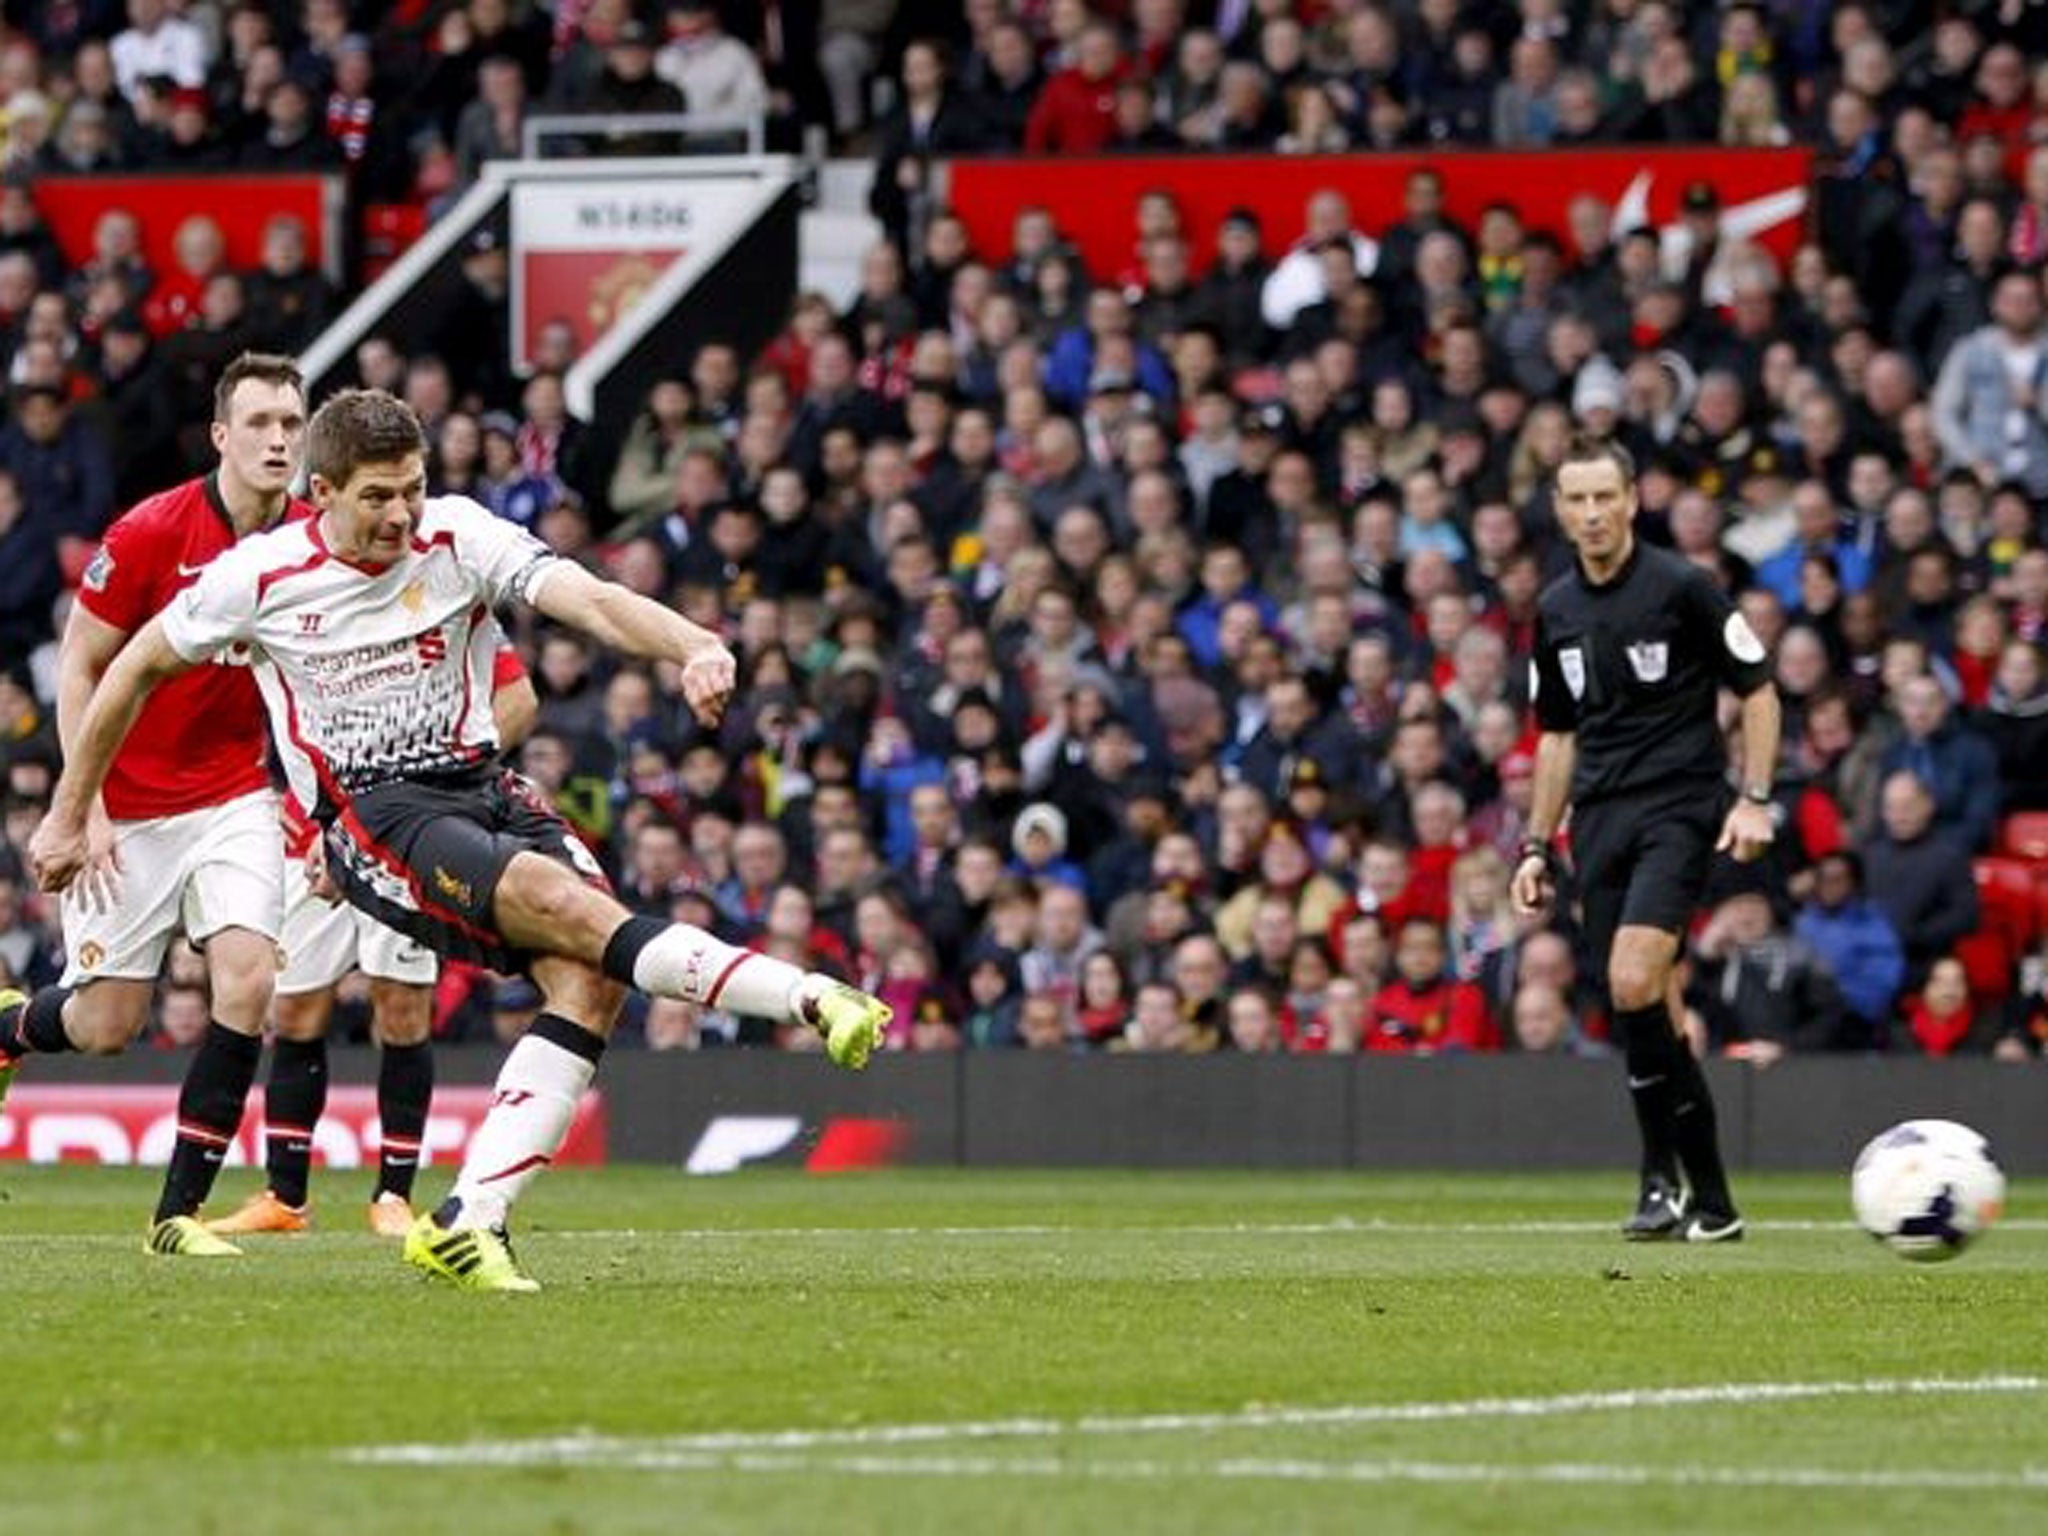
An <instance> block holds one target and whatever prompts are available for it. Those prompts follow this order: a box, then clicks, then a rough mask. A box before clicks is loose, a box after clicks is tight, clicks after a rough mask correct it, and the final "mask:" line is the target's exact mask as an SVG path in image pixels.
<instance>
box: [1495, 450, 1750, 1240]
mask: <svg viewBox="0 0 2048 1536" xmlns="http://www.w3.org/2000/svg"><path fill="white" fill-rule="evenodd" d="M1553 500H1554V504H1555V506H1556V509H1557V518H1558V522H1559V523H1560V525H1562V527H1563V529H1564V533H1565V537H1566V538H1568V539H1569V540H1570V541H1571V543H1572V546H1573V548H1574V549H1576V551H1577V552H1578V558H1577V560H1576V561H1575V562H1574V567H1573V569H1572V570H1571V571H1570V572H1569V573H1568V574H1566V575H1565V576H1562V577H1560V578H1559V579H1558V580H1557V581H1555V582H1553V583H1552V584H1551V585H1550V587H1549V588H1548V589H1546V590H1545V592H1544V593H1543V596H1542V598H1541V600H1540V602H1539V605H1538V617H1537V629H1536V657H1535V677H1534V681H1533V687H1534V690H1535V703H1536V722H1537V726H1538V728H1539V729H1540V731H1541V733H1542V734H1541V739H1540V743H1539V745H1538V747H1537V749H1536V785H1535V802H1534V804H1533V805H1532V807H1531V808H1530V812H1529V839H1528V841H1527V842H1526V843H1525V844H1524V845H1523V848H1522V855H1521V858H1520V860H1519V861H1518V862H1517V864H1516V866H1515V874H1514V881H1513V886H1512V895H1513V898H1514V903H1515V906H1516V908H1517V910H1519V911H1521V912H1523V913H1525V914H1533V913H1535V912H1537V911H1540V910H1541V909H1542V908H1544V907H1546V906H1547V905H1548V904H1549V903H1550V902H1551V900H1552V899H1553V897H1554V895H1555V891H1554V888H1553V876H1554V874H1555V873H1556V870H1557V863H1556V855H1555V853H1554V851H1553V849H1552V842H1553V840H1554V839H1555V837H1556V834H1557V832H1558V828H1559V824H1560V823H1561V822H1562V821H1563V819H1564V812H1565V804H1566V801H1567V799H1569V801H1570V802H1571V805H1572V807H1573V810H1572V825H1571V848H1572V858H1573V863H1574V865H1575V867H1576V871H1577V877H1578V889H1579V894H1580V901H1581V904H1582V907H1583V911H1584V919H1585V927H1586V934H1587V939H1588V942H1589V944H1590V945H1591V947H1592V951H1593V953H1594V954H1595V955H1601V954H1604V955H1606V957H1607V990H1608V996H1609V1000H1610V1002H1611V1003H1612V1005H1613V1017H1614V1024H1615V1027H1616V1032H1617V1034H1618V1035H1619V1037H1620V1041H1621V1045H1622V1049H1623V1052H1624V1053H1625V1057H1626V1060H1627V1064H1628V1085H1629V1093H1630V1095H1631V1097H1632V1098H1633V1099H1634V1102H1635V1112H1636V1122H1637V1125H1638V1127H1639V1129H1640V1130H1641V1132H1642V1138H1643V1183H1642V1193H1641V1199H1640V1200H1639V1202H1638V1204H1637V1207H1636V1211H1635V1214H1634V1215H1633V1216H1631V1217H1630V1218H1629V1220H1628V1222H1627V1224H1626V1225H1625V1226H1624V1227H1623V1228H1622V1231H1623V1234H1624V1235H1625V1236H1627V1237H1629V1238H1631V1239H1634V1240H1654V1239H1660V1238H1684V1239H1685V1240H1687V1241H1690V1242H1727V1241H1731V1240H1735V1239H1739V1238H1740V1237H1741V1236H1742V1218H1741V1217H1740V1216H1739V1215H1738V1214H1737V1212H1736V1209H1735V1202H1734V1199H1733V1197H1732V1196H1731V1195H1730V1194H1729V1192H1728V1177H1727V1174H1726V1173H1725V1172H1724V1171H1723V1169H1722V1166H1721V1149H1720V1138H1719V1133H1718V1131H1717V1129H1716V1126H1715V1119H1714V1100H1713V1096H1712V1094H1711V1092H1710V1091H1709V1089H1708V1087H1707V1080H1706V1075H1705V1074H1704V1073H1703V1072H1701V1071H1700V1065H1699V1063H1698V1062H1697V1061H1696V1060H1694V1059H1693V1054H1692V1052H1691V1050H1690V1049H1689V1048H1688V1047H1687V1046H1686V1044H1685V1042H1684V1040H1683V1039H1682V1038H1681V1037H1680V1035H1679V1033H1678V1030H1677V1027H1676V1025H1675V1023H1674V1021H1673V1018H1672V1005H1673V1001H1674V999H1673V996H1672V994H1673V992H1674V990H1675V989H1674V987H1673V984H1672V969H1673V966H1674V964H1675V962H1676V961H1677V959H1678V953H1679V944H1680V942H1681V940H1682V937H1683V935H1684V932H1685V929H1686V926H1687V924H1688V922H1689V921H1690V919H1691V917H1692V913H1693V909H1694V907H1695V906H1696V905H1697V904H1698V902H1699V898H1700V893H1701V891H1702V889H1703V888H1704V886H1705V885H1706V880H1707V869H1708V865H1709V864H1710V863H1711V861H1712V859H1713V856H1714V854H1715V853H1716V852H1717V851H1724V852H1727V853H1731V854H1733V855H1734V856H1735V857H1736V858H1737V859H1740V860H1744V861H1747V860H1751V859H1755V858H1757V857H1759V856H1760V855H1762V854H1763V852H1764V851H1765V849H1766V848H1767V847H1768V846H1769V844H1770V842H1771V836H1772V822H1771V812H1770V800H1771V769H1772V766H1773V764H1774V763H1775V762H1776V761H1777V756H1778V730H1779V712H1778V693H1777V689H1776V688H1775V687H1773V686H1772V684H1771V668H1770V658H1769V657H1768V656H1767V655H1766V654H1765V651H1764V647H1763V645H1762V643H1761V642H1760V641H1759V640H1758V639H1757V637H1756V634H1755V632H1754V631H1753V630H1751V629H1750V627H1749V625H1748V623H1747V622H1746V621H1745V620H1744V619H1743V617H1742V615H1741V613H1739V612H1738V611H1737V610H1736V608H1735V606H1734V605H1733V604H1732V603H1730V602H1729V600H1728V598H1727V596H1726V594H1724V593H1723V592H1722V591H1721V590H1720V588H1719V587H1717V586H1715V584H1714V582H1713V580H1712V578H1711V577H1709V576H1708V575H1707V574H1706V572H1704V571H1703V570H1701V569H1700V568H1699V567H1697V566H1695V565H1693V564H1692V563H1691V562H1689V561H1687V560H1684V559H1681V558H1680V557H1679V556H1677V555H1674V554H1670V553H1668V552H1666V551H1664V550H1660V549H1652V548H1649V547H1647V546H1645V545H1644V544H1642V543H1640V542H1639V541H1638V540H1637V539H1636V536H1635V528H1634V523H1635V515H1636V487H1635V465H1634V463H1633V462H1632V461H1631V460H1630V458H1629V455H1628V452H1627V450H1625V449H1623V448H1621V447H1619V446H1618V445H1616V444H1613V443H1607V442H1602V441H1599V440H1597V439H1593V438H1588V437H1580V438H1577V439H1575V440H1574V441H1573V443H1572V444H1571V447H1570V449H1569V450H1568V451H1567V452H1566V454H1565V456H1564V460H1563V462H1562V463H1561V464H1560V465H1559V466H1558V470H1557V485H1556V490H1555V493H1554V498H1553ZM1723 687H1727V688H1729V689H1732V690H1733V691H1734V692H1735V693H1736V694H1738V695H1739V696H1740V697H1741V699H1742V775H1741V794H1740V796H1739V797H1738V798H1736V800H1735V802H1734V804H1733V806H1732V807H1731V806H1730V805H1729V803H1728V802H1729V791H1728V773H1727V764H1728V757H1727V751H1726V748H1725V747H1724V745H1723V743H1722V740H1721V733H1720V728H1719V724H1718V721H1717V718H1716V716H1717V711H1716V704H1717V701H1718V699H1719V694H1720V690H1721V689H1722V688H1723Z"/></svg>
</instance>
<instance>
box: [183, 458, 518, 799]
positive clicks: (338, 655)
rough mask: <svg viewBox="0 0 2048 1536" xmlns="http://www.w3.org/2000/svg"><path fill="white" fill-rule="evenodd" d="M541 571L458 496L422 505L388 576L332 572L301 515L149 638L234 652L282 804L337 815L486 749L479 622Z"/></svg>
mask: <svg viewBox="0 0 2048 1536" xmlns="http://www.w3.org/2000/svg"><path fill="white" fill-rule="evenodd" d="M555 564H556V557H555V555H554V554H553V553H552V552H551V551H550V550H549V549H548V547H547V546H546V545H545V544H543V543H541V542H540V540H538V539H536V538H535V537H534V536H533V535H532V534H530V533H528V532H527V531H526V530H525V529H523V528H521V527H519V526H518V525H517V524H515V523H508V522H506V521H505V520H504V519H503V518H500V517H495V516H493V515H492V514H491V513H490V512H489V511H488V510H486V509H485V508H483V507H481V506H479V505H478V504H477V503H476V502H474V501H471V500H470V499H469V498H468V497H466V496H435V497H430V498H429V499H428V500H427V502H426V505H425V508H424V510H423V512H422V514H421V517H420V522H419V527H418V528H417V529H416V530H415V531H414V533H413V538H412V547H411V548H410V549H409V550H407V552H406V553H405V555H404V556H403V557H401V558H400V559H398V560H396V561H394V562H393V563H392V564H390V565H388V566H376V565H368V564H360V563H357V562H354V561H350V560H346V559H343V558H342V557H341V556H339V555H337V554H335V553H333V551H331V550H330V549H328V547H327V545H326V542H325V540H324V539H322V537H321V534H320V520H319V519H318V518H307V519H305V520H303V521H301V522H296V523H289V524H286V525H285V526H283V527H280V528H275V529H272V530H271V531H270V532H268V533H263V534H259V535H256V536H254V537H252V538H246V539H243V540H242V541H241V542H240V543H238V544H236V545H234V546H233V547H232V548H231V549H229V550H227V551H226V552H225V553H223V554H222V555H220V556H219V557H218V558H217V559H215V560H214V561H213V563H212V564H210V565H208V566H207V568H206V572H205V574H204V575H203V576H201V577H200V579H199V580H198V581H196V582H194V583H193V584H192V585H191V586H189V587H187V588H186V589H185V590H184V591H183V592H181V593H179V594H178V596H177V597H176V598H175V599H174V600H173V601H172V602H171V604H170V605H169V606H168V607H166V608H165V609H164V610H163V624H164V634H165V636H166V638H167V639H168V640H169V641H170V644H171V647H172V649H174V650H175V651H177V653H178V654H179V655H180V656H182V657H183V658H184V659H185V660H187V661H193V662H197V661H204V660H206V659H208V658H210V657H212V656H214V655H216V654H217V653H219V652H221V651H224V650H227V649H228V648H229V647H231V646H233V645H235V644H236V643H237V642H240V643H242V644H245V645H247V646H248V647H249V648H250V659H251V660H252V661H253V662H254V663H255V666H256V681H257V685H258V686H259V687H260V688H261V689H262V692H263V702H264V705H265V707H266V708H267V709H268V711H269V714H270V733H271V738H272V740H273V741H274V742H275V743H276V745H277V749H278V755H279V756H280V757H281V758H282V759H283V760H284V765H285V772H286V775H287V776H288V777H289V779H290V781H291V787H292V791H293V793H295V794H296V795H297V796H298V797H299V802H300V804H302V805H308V806H311V805H317V804H320V803H321V802H322V800H325V801H326V802H327V803H329V804H336V803H339V802H340V801H341V800H342V799H343V798H344V797H345V796H347V795H350V794H354V793H357V792H359V791H361V790H363V789H366V788H368V787H369V786H370V785H373V784H381V783H385V782H388V781H390V780H392V779H399V778H408V777H412V776H414V775H418V774H433V773H446V772H448V771H450V770H455V769H461V768H466V767H469V766H472V765H474V764H476V763H479V762H481V761H483V760H485V759H487V758H488V757H490V756H491V755H492V754H493V753H495V752H496V751H497V747H498V733H497V728H496V726H495V724H494V723H493V721H492V718H491V676H492V666H493V661H494V657H495V653H496V650H497V645H498V630H497V627H496V626H495V624H493V623H492V621H491V610H492V609H493V608H495V607H497V606H498V605H499V604H501V603H503V602H505V601H507V600H508V599H511V598H518V599H519V600H520V601H522V602H527V603H530V602H532V601H533V597H534V594H535V593H536V592H537V591H538V590H539V588H540V584H541V581H542V580H543V579H544V578H545V576H546V575H547V573H548V571H550V570H551V569H552V568H553V567H554V566H555Z"/></svg>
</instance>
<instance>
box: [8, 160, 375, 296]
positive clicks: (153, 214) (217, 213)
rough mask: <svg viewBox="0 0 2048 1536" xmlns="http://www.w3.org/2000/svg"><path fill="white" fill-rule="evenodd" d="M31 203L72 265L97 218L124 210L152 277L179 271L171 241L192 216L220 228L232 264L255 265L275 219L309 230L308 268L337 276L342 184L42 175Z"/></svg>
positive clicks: (88, 252) (304, 179)
mask: <svg viewBox="0 0 2048 1536" xmlns="http://www.w3.org/2000/svg"><path fill="white" fill-rule="evenodd" d="M35 200H36V206H37V207H38V208H40V209H41V210H42V212H43V218H44V219H45V220H47V221H48V223H49V226H50V229H51V231H52V232H53V233H54V234H55V235H56V237H57V244H58V245H59V246H61V247H62V248H63V251H64V257H65V260H67V261H69V262H70V263H72V264H73V265H74V266H83V265H84V264H85V263H86V262H87V261H88V260H90V259H91V257H92V232H93V227H94V226H95V225H96V224H98V223H99V221H100V215H101V214H103V213H105V212H106V211H107V210H108V209H110V208H123V209H126V210H127V211H128V212H129V213H132V214H134V215H135V217H136V219H137V220H138V221H139V222H140V223H141V225H142V255H143V259H144V260H145V261H147V262H148V263H149V265H150V266H151V267H152V268H153V269H154V270H156V271H157V272H169V271H173V270H175V269H176V266H177V261H176V259H175V257H174V256H173V254H172V249H171V243H172V241H173V240H174V239H175V238H176V236H177V233H178V226H179V225H180V224H183V223H184V222H185V221H186V220H187V219H189V218H191V217H192V216H193V215H194V214H204V215H206V217H208V218H210V219H212V220H213V221H214V222H215V223H216V224H218V225H219V226H220V229H221V233H222V234H223V235H224V236H226V237H227V245H228V265H229V266H231V267H235V268H239V269H244V270H246V269H247V268H250V267H253V266H255V265H256V263H257V260H258V258H260V257H261V256H262V254H263V226H264V225H265V224H267V223H269V222H270V221H271V219H273V218H274V217H276V216H277V215H278V214H280V213H288V214H290V215H292V217H294V218H296V219H297V220H298V221H299V222H300V223H301V224H303V225H305V226H306V260H307V262H308V264H309V265H312V266H315V267H318V268H320V270H322V271H323V272H325V273H326V274H327V275H328V276H329V277H338V276H339V274H340V271H341V250H340V240H341V228H340V210H341V182H340V181H339V179H338V178H335V177H331V176H43V177H39V178H37V180H36V184H35Z"/></svg>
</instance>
